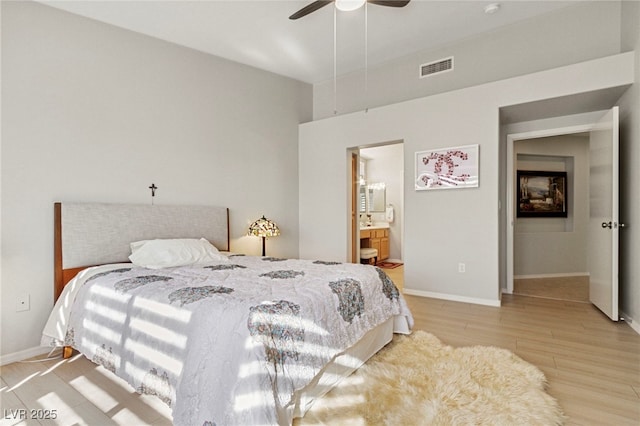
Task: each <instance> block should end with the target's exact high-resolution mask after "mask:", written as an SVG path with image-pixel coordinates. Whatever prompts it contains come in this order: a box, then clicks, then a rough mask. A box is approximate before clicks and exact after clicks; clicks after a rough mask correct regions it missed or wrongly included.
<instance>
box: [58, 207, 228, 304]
mask: <svg viewBox="0 0 640 426" xmlns="http://www.w3.org/2000/svg"><path fill="white" fill-rule="evenodd" d="M54 216H55V227H54V230H55V232H54V237H55V238H54V240H55V241H54V243H55V246H54V259H55V261H54V264H55V277H54V278H55V288H54V297H55V298H56V299H57V298H58V296H59V295H60V292H61V291H62V288H63V287H64V285H65V284H66V283H67V282H68V281H69V280H70V279H71V278H72V277H73V276H75V274H77V273H78V272H79V270H81V269H83V268H86V267H88V266H94V265H102V264H106V263H118V262H128V261H129V259H128V258H129V255H130V254H131V249H130V243H131V242H133V241H140V240H150V239H155V238H206V239H207V240H209V241H210V242H211V243H212V244H213V245H214V246H216V248H218V250H225V251H226V250H229V209H228V208H226V207H215V206H157V205H135V204H104V203H55V205H54Z"/></svg>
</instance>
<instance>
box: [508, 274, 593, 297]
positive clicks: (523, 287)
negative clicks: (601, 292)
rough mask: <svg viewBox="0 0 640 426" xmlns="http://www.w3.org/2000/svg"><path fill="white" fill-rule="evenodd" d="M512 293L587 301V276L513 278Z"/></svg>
mask: <svg viewBox="0 0 640 426" xmlns="http://www.w3.org/2000/svg"><path fill="white" fill-rule="evenodd" d="M513 293H514V294H519V295H524V296H535V297H546V298H548V299H559V300H572V301H574V302H587V303H588V302H589V277H588V276H569V277H550V278H521V279H516V280H513Z"/></svg>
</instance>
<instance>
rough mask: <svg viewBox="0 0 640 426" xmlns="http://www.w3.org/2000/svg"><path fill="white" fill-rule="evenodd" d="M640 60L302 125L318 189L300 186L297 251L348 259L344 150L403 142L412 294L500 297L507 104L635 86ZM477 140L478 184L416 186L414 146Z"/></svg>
mask: <svg viewBox="0 0 640 426" xmlns="http://www.w3.org/2000/svg"><path fill="white" fill-rule="evenodd" d="M634 61H635V58H634V54H633V53H629V54H621V55H614V56H611V57H605V58H602V59H598V60H593V61H587V62H584V63H579V64H575V65H570V66H566V67H561V68H557V69H553V70H547V71H542V72H538V73H533V74H530V75H526V76H522V77H516V78H511V79H506V80H502V81H498V82H494V83H488V84H483V85H479V86H475V87H471V88H467V89H461V90H456V91H452V92H448V93H443V94H437V95H434V96H429V97H425V98H421V99H416V100H412V101H407V102H402V103H398V104H393V105H389V106H386V107H381V108H374V109H370V110H369V111H368V112H360V113H353V114H347V115H343V116H337V117H334V118H329V119H324V120H318V121H314V122H312V123H305V124H303V125H301V126H300V145H299V167H300V187H301V188H303V187H305V186H307V185H312V184H313V185H314V186H315V188H316V191H314V194H313V196H311V195H309V194H305V193H304V192H301V193H300V256H301V257H303V258H334V259H336V260H343V261H344V260H345V259H348V251H347V246H348V244H347V241H348V239H347V236H348V223H349V217H348V199H349V198H348V182H349V179H348V161H347V160H348V155H347V149H348V148H349V147H353V146H363V145H369V144H371V143H377V142H380V141H389V140H403V141H404V150H405V158H404V164H405V197H404V208H405V214H404V218H405V233H404V247H405V252H404V256H403V257H404V261H405V289H406V291H407V292H408V293H413V294H421V295H428V296H435V297H442V298H449V299H455V300H463V301H473V302H477V303H486V304H492V305H497V304H499V298H500V290H499V276H500V268H501V265H500V261H499V258H500V254H499V245H500V244H499V241H500V235H499V234H500V229H499V228H500V224H499V215H500V212H499V204H500V203H501V204H503V205H504V201H505V200H501V199H500V198H499V197H500V194H501V191H500V185H499V178H500V176H499V175H500V173H499V169H500V167H501V163H500V157H499V151H500V148H499V140H500V119H499V109H500V107H505V106H509V105H516V104H522V103H527V102H533V101H537V100H543V99H550V98H554V97H560V96H569V95H572V94H577V93H583V92H590V91H594V90H601V89H604V88H607V87H618V86H624V85H628V84H631V83H632V82H633V79H634V72H633V63H634ZM476 143H477V144H479V145H480V165H479V170H480V186H479V188H472V189H455V190H440V191H414V183H413V179H414V168H415V165H414V162H415V157H414V153H415V152H417V151H423V150H426V149H435V148H442V147H447V146H460V145H467V144H476ZM328 170H331V171H332V172H331V173H328V172H327V171H328ZM319 200H321V203H322V205H327V204H328V205H331V206H332V208H331V210H330V211H327V210H326V209H322V208H321V206H320V205H319V204H320V201H319ZM318 223H322V224H323V226H322V227H318V226H317V224H318ZM459 262H463V263H465V264H466V271H467V272H466V273H464V274H461V273H458V272H457V271H458V263H459Z"/></svg>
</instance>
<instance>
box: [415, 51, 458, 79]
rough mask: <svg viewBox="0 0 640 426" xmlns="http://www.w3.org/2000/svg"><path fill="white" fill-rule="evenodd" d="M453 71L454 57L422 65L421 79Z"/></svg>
mask: <svg viewBox="0 0 640 426" xmlns="http://www.w3.org/2000/svg"><path fill="white" fill-rule="evenodd" d="M451 70H453V56H451V57H449V58H445V59H440V60H438V61H435V62H431V63H428V64H422V65H420V78H423V77H430V76H432V75H434V74H440V73H442V72H447V71H451Z"/></svg>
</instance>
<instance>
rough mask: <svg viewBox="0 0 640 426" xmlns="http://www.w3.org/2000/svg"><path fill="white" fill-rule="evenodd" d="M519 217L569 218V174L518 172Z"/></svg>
mask: <svg viewBox="0 0 640 426" xmlns="http://www.w3.org/2000/svg"><path fill="white" fill-rule="evenodd" d="M517 175H518V176H517V178H518V194H517V197H518V210H517V215H516V216H517V217H567V172H546V171H531V170H518V174H517Z"/></svg>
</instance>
